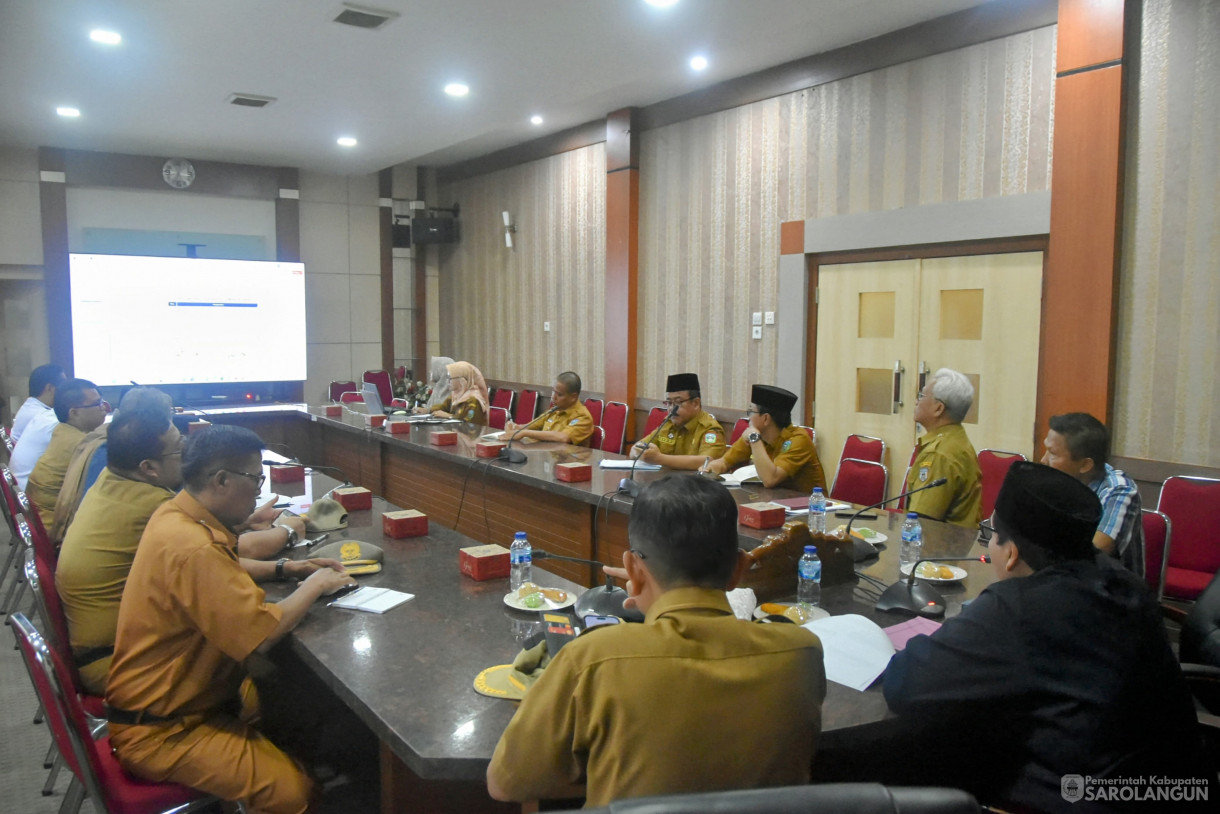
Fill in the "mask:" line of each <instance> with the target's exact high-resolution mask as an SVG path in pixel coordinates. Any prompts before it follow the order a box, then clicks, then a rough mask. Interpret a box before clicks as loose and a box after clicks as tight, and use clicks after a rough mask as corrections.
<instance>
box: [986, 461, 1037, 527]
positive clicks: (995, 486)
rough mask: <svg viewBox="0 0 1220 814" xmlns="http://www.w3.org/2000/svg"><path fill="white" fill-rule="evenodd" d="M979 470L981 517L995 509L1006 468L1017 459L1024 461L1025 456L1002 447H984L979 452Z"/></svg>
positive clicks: (988, 514)
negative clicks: (981, 486)
mask: <svg viewBox="0 0 1220 814" xmlns="http://www.w3.org/2000/svg"><path fill="white" fill-rule="evenodd" d="M978 458H979V470H980V471H981V473H982V478H983V484H982V485H983V518H984V519H986V518H988V517H991V512H992V510H993V509H995V499H996V497H998V496H999V494H1000V487H1001V486H1003V485H1004V477H1005V476H1006V475H1007V474H1008V468H1009V467H1011V466H1012V465H1013V464H1014V463H1016V462H1017V461H1024V460H1025V456H1024V455H1022V454H1021V453H1019V452H1005V451H1004V450H1002V449H984V450H982V451H980V452H979V454H978Z"/></svg>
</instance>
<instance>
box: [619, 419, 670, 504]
mask: <svg viewBox="0 0 1220 814" xmlns="http://www.w3.org/2000/svg"><path fill="white" fill-rule="evenodd" d="M677 414H678V405H676V404H674V405H671V406H670V408H669V413H668V414H667V415H666V416H665V418H664V420H662V421H661V423H660V424H658V425H657V428H656V429H655V430H653V431H652V435H650V436H648V439H647V440H646V441H644V449H648V447H649V445H650V444H651V443H652V442H653V441H655V440H657V433H659V432H660V431H661V428H662V427H664V426H665V422H666V421H673V420H674V416H676V415H677ZM639 445H640V442H639V441H636V443H635V446H637V447H638V446H639ZM643 454H644V452H643V450H641V451H640V455H643ZM640 455H637V456H635V460H633V461H632V462H631V471H630V472H628V473H627V477H625V478H623V479H622V480H621V481H619V482H618V490H619V491H620V492H626V493H628V494H629V495H631V497H632V498H635V497H637V496H638V495H639V494H640V489H642V488H643V487H642V486H640V485H639V484H638V483H636V482H635V465H636V464H638V463H639V462H640Z"/></svg>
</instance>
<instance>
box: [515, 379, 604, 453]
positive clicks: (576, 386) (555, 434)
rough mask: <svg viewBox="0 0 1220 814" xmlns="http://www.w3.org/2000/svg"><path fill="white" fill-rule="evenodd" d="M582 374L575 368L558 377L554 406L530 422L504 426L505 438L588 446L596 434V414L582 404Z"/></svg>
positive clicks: (553, 399)
mask: <svg viewBox="0 0 1220 814" xmlns="http://www.w3.org/2000/svg"><path fill="white" fill-rule="evenodd" d="M580 386H581V385H580V376H577V375H576V374H575V373H574V372H572V371H571V370H567V371H564V372H563V373H560V374H559V375H558V376H556V377H555V386H554V387H552V388H551V407H550V409H548V410H547V411H546V412H545V413H543V414H542V415H540V416H538V417H537V418H535V419H534V420H533V421H531V422H529V423H528V424H516V423H514V422H512V421H509V422H507V423H505V425H504V440H505V441H521V440H524V439H527V438H529V439H533V440H535V441H557V442H559V443H561V444H572V445H573V446H578V447H579V446H584V445H585V444H587V443H588V441H589V438H590V437H592V435H593V416H592V415H591V414H590V413H589V410H588V408H587V407H585V405H583V404H581V403H580Z"/></svg>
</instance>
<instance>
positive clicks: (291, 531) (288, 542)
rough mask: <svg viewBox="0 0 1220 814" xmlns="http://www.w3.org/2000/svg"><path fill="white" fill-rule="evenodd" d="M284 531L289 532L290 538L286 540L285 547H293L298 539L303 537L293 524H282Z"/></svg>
mask: <svg viewBox="0 0 1220 814" xmlns="http://www.w3.org/2000/svg"><path fill="white" fill-rule="evenodd" d="M280 528H282V529H283V530H284V531H286V532H288V539H287V540H285V541H284V548H292V547H293V546H294V545H296V544H297V540H299V539H301V538H300V536H299V535H298V534H297V530H296V529H294V528H293V527H292V526H287V525H285V526H280Z"/></svg>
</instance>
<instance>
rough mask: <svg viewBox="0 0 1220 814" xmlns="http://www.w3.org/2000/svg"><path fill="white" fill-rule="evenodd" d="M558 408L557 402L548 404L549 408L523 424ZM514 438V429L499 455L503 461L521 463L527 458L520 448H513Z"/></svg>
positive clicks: (531, 422)
mask: <svg viewBox="0 0 1220 814" xmlns="http://www.w3.org/2000/svg"><path fill="white" fill-rule="evenodd" d="M558 409H559V405H558V404H552V405H551V406H550V408H548V409H547V411H546V412H544V413H542V414H541V415H539V416H538V417H537V418H534V419H531V420H530V421H527V422H526V424H525V426H527V427H528V426H529V425H530V424H533V423H534V422H535V421H537V420H538V419H539V418H545V417H546V416H548V415H550V414H551V413H553V412H555V411H556V410H558ZM515 439H516V431H514V434H513V437H512V438H509V439H508V446H506V447H505V448H504V449H502V450H500V457H501V458H502V459H504V460H505V461H508V462H509V463H510V464H523V463H525V462H526V461H528V460H529V458H527V457H526V455H525V453H524V452H522V451H521V450H519V449H513V441H514V440H515Z"/></svg>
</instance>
